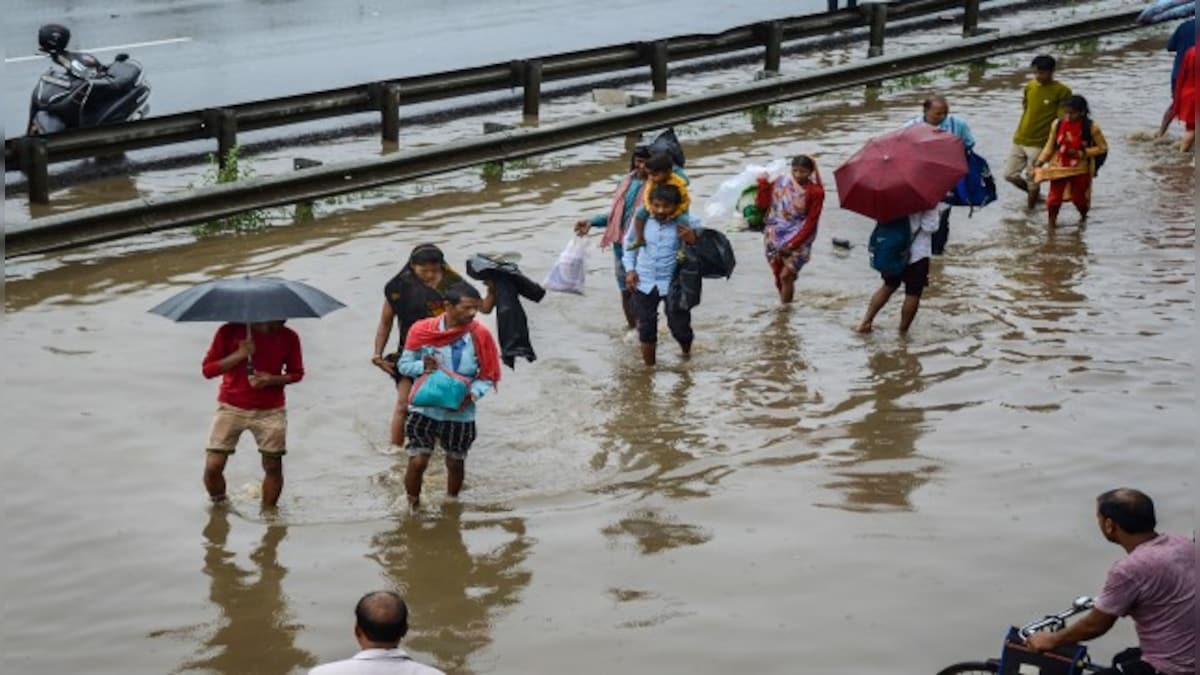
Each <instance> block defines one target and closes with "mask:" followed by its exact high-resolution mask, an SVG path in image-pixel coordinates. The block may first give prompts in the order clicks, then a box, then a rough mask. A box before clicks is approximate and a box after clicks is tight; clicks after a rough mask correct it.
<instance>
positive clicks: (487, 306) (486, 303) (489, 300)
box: [479, 280, 496, 314]
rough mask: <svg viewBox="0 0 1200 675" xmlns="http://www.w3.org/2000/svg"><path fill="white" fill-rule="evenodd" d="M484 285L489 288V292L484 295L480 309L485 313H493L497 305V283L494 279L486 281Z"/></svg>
mask: <svg viewBox="0 0 1200 675" xmlns="http://www.w3.org/2000/svg"><path fill="white" fill-rule="evenodd" d="M483 285H484V287H485V288H487V293H486V294H485V295H484V296H483V300H482V301H481V302H480V303H479V311H481V312H483V313H484V314H491V313H492V310H493V309H495V307H496V284H495V283H493V282H492V281H490V280H488V281H484V282H483Z"/></svg>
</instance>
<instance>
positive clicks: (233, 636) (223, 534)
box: [181, 508, 317, 675]
mask: <svg viewBox="0 0 1200 675" xmlns="http://www.w3.org/2000/svg"><path fill="white" fill-rule="evenodd" d="M229 530H230V525H229V512H228V510H227V509H225V508H214V509H213V510H212V514H211V515H210V516H209V520H208V524H207V525H206V526H205V528H204V533H203V534H204V539H205V541H206V543H205V551H204V573H205V574H206V575H208V578H209V582H210V586H209V594H208V597H209V599H210V600H212V602H213V603H214V604H215V605H216V606H217V607H218V608H219V609H220V612H221V617H220V621H221V625H220V627H219V628H217V630H216V632H215V633H213V635H212V637H210V638H209V639H208V640H207V641H206V642H205V645H206V646H207V647H208V649H209V651H212V652H213V653H212V655H211V656H208V657H207V658H204V659H201V660H198V661H192V662H190V663H187V664H184V666H183V667H182V668H181V670H207V671H210V672H217V673H229V674H231V675H233V674H239V675H240V674H242V673H261V674H262V675H273V674H275V673H279V674H280V675H283V674H285V673H291V672H292V671H294V670H296V669H298V668H304V667H311V666H313V665H315V664H316V662H317V661H316V658H315V657H314V656H313V655H312V654H310V653H308V652H306V651H304V650H303V649H300V648H298V647H296V645H295V642H296V633H297V632H299V631H300V629H301V628H302V627H301V626H299V625H297V624H294V623H291V616H290V615H289V612H288V608H287V604H286V602H285V600H286V596H285V595H284V592H283V578H284V577H285V576H287V568H286V567H284V566H283V565H281V564H279V560H278V557H277V550H278V548H279V543H280V542H281V541H283V539H284V537H286V536H287V526H286V525H284V524H282V523H268V524H267V529H266V531H264V532H263V536H262V540H261V541H260V542H259V545H258V548H256V549H254V551H253V552H252V553H251V554H250V561H251V562H253V563H254V566H255V568H256V570H253V571H252V570H246V569H243V568H241V567H239V566H238V565H237V563H236V562H235V561H234V558H235V556H236V554H234V553H233V552H231V551H229V550H228V549H227V548H226V547H225V546H226V540H227V539H228V537H229Z"/></svg>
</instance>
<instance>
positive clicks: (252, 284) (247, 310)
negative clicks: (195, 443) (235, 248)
mask: <svg viewBox="0 0 1200 675" xmlns="http://www.w3.org/2000/svg"><path fill="white" fill-rule="evenodd" d="M342 307H345V305H343V304H342V303H340V302H338V301H337V300H334V299H333V298H331V297H329V296H328V295H326V294H325V293H324V292H322V291H318V290H317V289H315V288H313V287H312V286H309V285H308V284H302V283H300V282H299V281H288V280H286V279H277V278H275V277H253V278H252V277H242V278H240V279H218V280H216V281H207V282H205V283H202V284H200V285H199V286H194V287H192V288H189V289H187V290H186V291H184V292H182V293H179V294H176V295H173V296H171V297H170V298H167V299H166V300H164V301H163V302H161V303H159V304H158V305H156V306H154V307H152V308H150V312H151V313H152V314H158V315H159V316H165V317H167V318H168V319H171V320H172V321H227V322H229V323H244V324H246V337H247V338H249V337H250V324H252V323H259V322H262V321H283V320H284V319H304V318H319V317H322V316H325V315H326V314H328V313H330V312H332V311H334V310H337V309H341V308H342ZM246 370H247V371H249V372H250V373H253V372H254V364H252V363H251V362H250V360H249V359H247V361H246Z"/></svg>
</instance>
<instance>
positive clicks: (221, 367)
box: [203, 321, 304, 508]
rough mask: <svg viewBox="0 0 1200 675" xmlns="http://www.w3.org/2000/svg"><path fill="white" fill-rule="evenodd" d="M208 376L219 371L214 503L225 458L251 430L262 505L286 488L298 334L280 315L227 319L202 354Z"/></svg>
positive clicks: (299, 372) (220, 495)
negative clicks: (289, 398) (288, 395)
mask: <svg viewBox="0 0 1200 675" xmlns="http://www.w3.org/2000/svg"><path fill="white" fill-rule="evenodd" d="M203 372H204V377H206V378H209V379H212V378H214V377H216V376H218V375H220V376H221V388H220V391H219V392H218V394H217V412H216V414H215V415H214V416H213V421H212V431H211V432H210V433H209V437H208V453H207V455H208V457H207V459H206V460H205V462H204V487H205V488H207V489H208V495H209V497H211V498H212V500H213V502H214V503H217V502H222V501H225V499H226V495H225V474H224V472H225V462H226V461H228V459H229V456H230V455H232V454H233V453H234V451H235V450H236V449H237V443H238V439H239V438H241V435H242V432H244V431H249V432H250V433H251V434H253V435H254V441H255V442H256V443H258V452H259V454H261V455H262V467H263V472H264V475H263V482H262V505H263V508H274V507H275V505H276V503H278V502H279V495H280V493H282V492H283V455H284V454H285V453H286V452H287V408H286V407H285V404H286V401H285V397H284V393H283V388H284V387H285V386H287V385H289V384H295V383H296V382H299V381H300V380H301V379H303V378H304V360H303V357H302V355H301V352H300V336H298V335H296V332H295V331H294V330H292V329H291V328H288V327H286V326H284V325H283V322H282V321H264V322H261V323H252V324H250V325H249V330H247V326H246V325H245V324H236V323H227V324H225V325H223V326H221V327H220V328H218V329H217V334H216V335H215V336H213V341H212V345H211V346H210V347H209V348H208V354H207V355H205V357H204V365H203Z"/></svg>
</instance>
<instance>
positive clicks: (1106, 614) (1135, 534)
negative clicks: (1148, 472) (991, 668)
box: [1027, 488, 1200, 675]
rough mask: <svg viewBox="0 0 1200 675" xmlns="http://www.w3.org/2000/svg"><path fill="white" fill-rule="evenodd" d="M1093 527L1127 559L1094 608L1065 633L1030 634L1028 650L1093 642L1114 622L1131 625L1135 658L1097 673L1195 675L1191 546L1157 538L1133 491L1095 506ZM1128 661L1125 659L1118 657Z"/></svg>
mask: <svg viewBox="0 0 1200 675" xmlns="http://www.w3.org/2000/svg"><path fill="white" fill-rule="evenodd" d="M1096 506H1097V508H1096V519H1097V520H1098V521H1099V524H1100V532H1101V533H1103V534H1104V538H1105V539H1107V540H1109V541H1111V542H1112V543H1114V544H1117V545H1119V546H1120V547H1121V548H1123V549H1125V552H1126V553H1127V554H1128V555H1126V556H1125V557H1124V558H1122V559H1121V560H1118V561H1117V562H1116V563H1115V564H1113V566H1112V568H1111V569H1109V571H1108V578H1107V579H1105V581H1104V590H1103V591H1101V592H1100V597H1099V598H1096V604H1095V607H1093V608H1092V610H1091V611H1090V612H1088V613H1087V614H1085V615H1084V616H1083V618H1081V619H1080V620H1079V621H1076V622H1075V623H1073V624H1071V626H1070V627H1068V628H1066V629H1065V630H1061V631H1058V632H1053V633H1035V634H1034V635H1032V636H1030V638H1029V639H1028V641H1027V644H1028V646H1029V647H1031V648H1033V649H1036V650H1039V651H1048V650H1051V649H1054V648H1056V647H1058V646H1060V645H1063V644H1069V643H1075V642H1082V641H1084V640H1093V639H1095V638H1098V637H1100V636H1101V635H1104V634H1105V633H1107V632H1108V630H1109V629H1110V628H1112V626H1113V624H1115V623H1116V622H1117V618H1118V617H1122V616H1129V617H1132V618H1133V623H1134V627H1135V628H1136V629H1137V635H1138V647H1139V649H1140V654H1139V653H1138V650H1127V652H1126V653H1123V654H1121V655H1118V658H1117V659H1115V661H1116V663H1114V667H1113V669H1111V670H1104V671H1101V672H1102V673H1124V674H1126V675H1194V673H1195V672H1196V620H1197V617H1198V616H1200V614H1198V613H1197V611H1198V610H1197V606H1196V575H1197V568H1196V543H1195V542H1194V541H1192V540H1189V539H1187V538H1185V537H1180V536H1177V535H1174V534H1159V533H1158V532H1155V531H1154V528H1155V526H1156V525H1157V521H1156V520H1155V517H1154V502H1153V501H1151V499H1150V497H1148V496H1146V494H1145V493H1143V492H1140V491H1138V490H1134V489H1131V488H1118V489H1116V490H1109V491H1108V492H1105V493H1104V494H1102V495H1100V496H1099V497H1097V498H1096ZM1123 655H1124V656H1125V657H1127V658H1122V656H1123Z"/></svg>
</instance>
